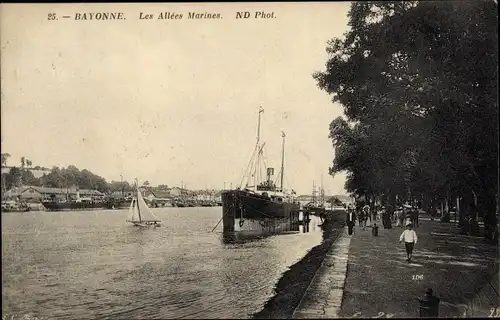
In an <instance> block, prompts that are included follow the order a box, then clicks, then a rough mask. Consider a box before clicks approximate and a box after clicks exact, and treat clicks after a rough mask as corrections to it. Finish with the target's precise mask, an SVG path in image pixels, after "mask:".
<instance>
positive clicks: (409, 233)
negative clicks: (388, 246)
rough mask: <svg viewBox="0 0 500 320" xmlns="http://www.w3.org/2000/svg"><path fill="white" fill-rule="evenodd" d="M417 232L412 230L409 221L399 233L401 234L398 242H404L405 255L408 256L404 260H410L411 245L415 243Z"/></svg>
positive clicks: (411, 253)
mask: <svg viewBox="0 0 500 320" xmlns="http://www.w3.org/2000/svg"><path fill="white" fill-rule="evenodd" d="M417 240H418V239H417V233H416V232H415V230H413V226H412V225H411V223H409V224H407V225H406V230H405V231H403V233H401V236H399V243H401V241H404V242H405V248H406V255H407V256H408V259H406V261H408V262H410V261H411V257H412V255H413V247H414V246H415V244H416V243H417Z"/></svg>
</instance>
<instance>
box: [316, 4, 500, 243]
mask: <svg viewBox="0 0 500 320" xmlns="http://www.w3.org/2000/svg"><path fill="white" fill-rule="evenodd" d="M497 21H498V14H497V10H496V5H495V4H494V3H492V2H487V1H477V2H469V1H453V2H451V1H450V2H355V3H353V4H352V6H351V10H350V12H349V25H350V27H351V30H350V31H348V32H347V33H346V34H345V35H344V38H342V39H333V40H332V41H330V42H329V44H328V47H327V51H328V53H329V54H330V59H329V60H328V62H327V65H326V71H325V72H319V73H316V74H315V75H314V77H315V78H316V80H317V81H318V85H319V87H320V88H322V89H324V90H326V91H327V92H329V93H330V94H332V95H333V99H334V101H337V102H340V103H341V104H342V105H343V106H344V109H345V114H346V117H347V121H346V123H341V120H336V121H334V123H333V124H332V126H331V128H330V129H331V130H330V131H331V133H330V136H331V138H332V139H333V142H334V145H335V146H336V155H335V159H334V165H333V167H332V171H338V170H347V171H348V172H349V175H348V180H347V187H348V189H349V190H352V191H355V192H357V193H373V194H375V195H376V194H377V193H380V194H382V195H383V196H385V197H389V198H391V199H394V194H395V193H396V194H398V195H399V198H400V199H403V200H405V199H406V198H408V199H409V198H412V197H413V198H414V197H416V196H417V195H418V196H424V195H425V196H427V197H429V198H432V197H435V196H436V195H438V197H440V198H442V199H443V198H447V199H449V198H451V197H455V196H459V197H462V198H464V199H468V202H469V203H470V202H471V201H472V200H471V199H472V196H471V195H472V194H473V193H474V194H479V196H478V197H477V200H478V205H479V207H480V208H481V211H482V212H483V214H484V219H485V237H486V238H488V239H493V238H496V237H498V229H497V221H496V195H497V194H498V180H497V177H498V135H497V134H491V133H492V132H498V103H497V89H498V88H497V82H498V73H497V70H498V69H497V67H496V65H497V52H498V40H497V38H498V37H497V28H496V26H497ZM394 30H397V32H394ZM381 44H383V45H381ZM470 61H475V63H473V64H471V63H470Z"/></svg>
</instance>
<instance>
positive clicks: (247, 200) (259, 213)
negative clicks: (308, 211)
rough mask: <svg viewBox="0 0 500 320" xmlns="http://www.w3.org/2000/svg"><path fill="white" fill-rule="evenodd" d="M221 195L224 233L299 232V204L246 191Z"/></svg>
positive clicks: (235, 191) (233, 191) (226, 192)
mask: <svg viewBox="0 0 500 320" xmlns="http://www.w3.org/2000/svg"><path fill="white" fill-rule="evenodd" d="M221 197H222V214H223V219H222V224H223V231H224V232H245V233H262V234H269V233H270V234H276V233H286V232H290V231H299V209H300V204H298V203H292V202H278V201H273V200H271V199H270V198H268V197H266V196H263V195H260V194H254V193H250V192H248V191H245V190H230V191H225V192H223V193H222V195H221Z"/></svg>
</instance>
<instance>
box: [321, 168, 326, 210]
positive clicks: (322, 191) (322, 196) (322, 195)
mask: <svg viewBox="0 0 500 320" xmlns="http://www.w3.org/2000/svg"><path fill="white" fill-rule="evenodd" d="M320 196H321V205H322V206H325V189H323V174H321V189H320Z"/></svg>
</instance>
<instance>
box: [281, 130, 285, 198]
mask: <svg viewBox="0 0 500 320" xmlns="http://www.w3.org/2000/svg"><path fill="white" fill-rule="evenodd" d="M281 137H282V138H283V144H282V146H281V192H284V191H283V177H284V174H285V138H286V134H285V133H284V132H283V131H281Z"/></svg>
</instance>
